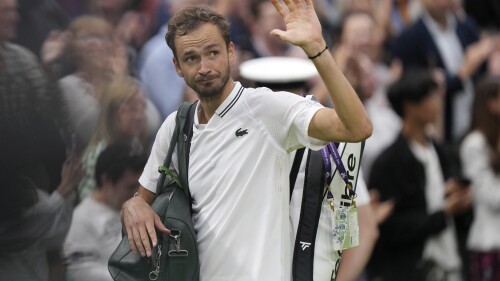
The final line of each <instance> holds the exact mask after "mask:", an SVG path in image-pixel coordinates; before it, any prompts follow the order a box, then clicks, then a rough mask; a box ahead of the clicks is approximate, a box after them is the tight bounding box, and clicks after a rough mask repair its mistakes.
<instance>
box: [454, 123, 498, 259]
mask: <svg viewBox="0 0 500 281" xmlns="http://www.w3.org/2000/svg"><path fill="white" fill-rule="evenodd" d="M489 149H490V148H489V145H488V144H487V142H486V138H485V137H484V135H483V134H482V133H481V132H479V131H473V132H472V133H470V134H469V135H467V137H465V139H464V141H463V142H462V145H461V147H460V158H461V160H462V167H463V172H464V175H465V176H466V177H468V178H470V179H471V180H472V196H473V208H474V220H473V222H472V226H471V228H470V232H469V238H468V239H469V240H468V241H467V246H468V248H469V249H470V250H473V251H478V252H492V251H498V250H500V235H499V234H500V175H499V174H495V173H494V171H493V169H492V167H491V164H490V159H489V155H490V151H489Z"/></svg>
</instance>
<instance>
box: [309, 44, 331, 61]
mask: <svg viewBox="0 0 500 281" xmlns="http://www.w3.org/2000/svg"><path fill="white" fill-rule="evenodd" d="M326 50H328V45H326V46H325V48H324V49H323V50H322V51H321V52H319V53H318V54H316V55H315V56H312V57H308V58H309V59H310V60H313V59H315V58H317V57H319V56H321V54H323V53H324V52H325V51H326Z"/></svg>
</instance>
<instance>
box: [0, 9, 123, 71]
mask: <svg viewBox="0 0 500 281" xmlns="http://www.w3.org/2000/svg"><path fill="white" fill-rule="evenodd" d="M0 1H1V0H0ZM68 31H69V33H70V34H71V39H70V43H69V44H68V51H69V52H70V54H71V57H72V58H73V60H74V61H75V64H76V67H77V69H79V68H81V67H84V66H94V67H102V68H110V67H111V63H110V59H111V57H112V53H113V46H114V45H113V44H114V42H113V36H114V33H113V32H114V31H113V28H112V27H111V26H110V25H109V24H108V23H107V22H106V21H105V20H103V19H102V18H99V17H94V16H82V17H79V18H77V19H75V20H74V21H73V22H72V23H71V24H70V26H69V28H68Z"/></svg>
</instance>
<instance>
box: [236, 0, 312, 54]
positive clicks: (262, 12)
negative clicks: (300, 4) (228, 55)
mask: <svg viewBox="0 0 500 281" xmlns="http://www.w3.org/2000/svg"><path fill="white" fill-rule="evenodd" d="M250 12H251V19H250V21H249V29H250V45H249V46H242V47H243V48H245V49H243V50H244V51H248V52H250V53H251V54H253V57H254V58H260V57H267V56H292V57H304V55H303V54H302V53H301V51H300V49H297V47H295V46H293V45H291V44H289V43H287V42H284V41H281V40H280V39H279V38H277V37H275V36H271V35H270V34H269V33H270V32H271V30H273V29H275V28H279V29H283V28H284V24H285V23H284V22H283V19H282V18H281V17H280V15H279V13H278V12H277V11H276V10H275V9H273V6H272V3H271V1H268V0H251V1H250Z"/></svg>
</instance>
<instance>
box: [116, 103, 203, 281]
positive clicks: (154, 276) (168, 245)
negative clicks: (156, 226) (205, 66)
mask: <svg viewBox="0 0 500 281" xmlns="http://www.w3.org/2000/svg"><path fill="white" fill-rule="evenodd" d="M195 108H196V103H193V104H189V103H184V104H182V105H181V106H180V108H179V110H178V111H177V116H176V124H175V130H174V134H173V136H172V140H171V142H170V147H169V150H168V153H167V156H166V158H165V162H164V164H163V166H161V167H160V168H159V169H158V171H159V172H160V178H159V180H158V184H157V187H156V191H157V192H156V194H158V195H157V197H156V199H155V201H154V202H153V204H152V205H151V207H152V209H153V210H154V211H155V212H156V213H157V214H158V216H159V217H160V219H161V221H162V222H163V224H164V225H165V227H166V228H168V229H170V231H171V233H170V234H165V233H162V232H159V231H157V237H158V246H157V247H154V249H153V251H152V255H151V257H150V258H148V257H142V256H141V255H140V254H139V253H137V254H135V253H133V252H132V251H131V249H130V245H129V242H128V239H127V237H126V236H124V237H123V239H122V241H121V242H120V244H119V245H118V247H117V249H116V250H115V252H114V253H113V254H112V255H111V257H110V259H109V261H108V270H109V272H110V274H111V277H112V278H113V280H115V281H144V280H152V281H155V280H162V281H163V280H167V281H188V280H189V281H198V280H199V275H200V263H199V258H198V249H197V244H196V232H195V230H194V225H193V220H192V216H191V199H190V193H189V186H188V181H187V167H188V161H189V145H190V141H191V136H192V125H191V126H189V125H190V124H193V122H192V120H193V116H194V112H195ZM181 128H182V129H183V131H182V133H181ZM175 147H177V155H178V159H179V165H178V167H179V175H180V177H177V175H176V174H175V173H174V172H173V171H172V170H170V169H168V168H169V167H170V163H171V160H172V153H173V150H174V148H175ZM167 176H169V177H170V179H171V180H169V181H168V184H166V185H165V179H166V177H167Z"/></svg>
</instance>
